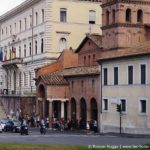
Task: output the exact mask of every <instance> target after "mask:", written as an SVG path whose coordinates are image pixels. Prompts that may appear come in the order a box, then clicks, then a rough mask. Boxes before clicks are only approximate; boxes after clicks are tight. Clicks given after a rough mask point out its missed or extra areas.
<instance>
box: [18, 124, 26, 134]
mask: <svg viewBox="0 0 150 150" xmlns="http://www.w3.org/2000/svg"><path fill="white" fill-rule="evenodd" d="M20 134H21V135H23V134H25V135H28V126H27V125H21V129H20Z"/></svg>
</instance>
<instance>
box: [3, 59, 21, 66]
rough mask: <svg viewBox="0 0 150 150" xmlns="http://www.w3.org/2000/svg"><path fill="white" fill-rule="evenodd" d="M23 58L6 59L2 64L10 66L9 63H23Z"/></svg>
mask: <svg viewBox="0 0 150 150" xmlns="http://www.w3.org/2000/svg"><path fill="white" fill-rule="evenodd" d="M22 62H23V59H22V58H14V59H11V60H6V61H3V62H2V66H3V67H5V66H8V65H15V64H22Z"/></svg>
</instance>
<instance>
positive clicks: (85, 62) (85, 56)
mask: <svg viewBox="0 0 150 150" xmlns="http://www.w3.org/2000/svg"><path fill="white" fill-rule="evenodd" d="M84 65H86V56H84Z"/></svg>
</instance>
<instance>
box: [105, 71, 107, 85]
mask: <svg viewBox="0 0 150 150" xmlns="http://www.w3.org/2000/svg"><path fill="white" fill-rule="evenodd" d="M104 85H107V68H104Z"/></svg>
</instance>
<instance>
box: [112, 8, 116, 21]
mask: <svg viewBox="0 0 150 150" xmlns="http://www.w3.org/2000/svg"><path fill="white" fill-rule="evenodd" d="M115 19H116V12H115V10H113V11H112V23H115V21H116V20H115Z"/></svg>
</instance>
